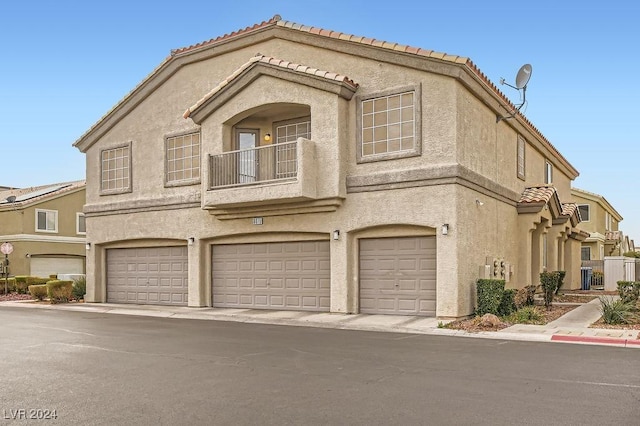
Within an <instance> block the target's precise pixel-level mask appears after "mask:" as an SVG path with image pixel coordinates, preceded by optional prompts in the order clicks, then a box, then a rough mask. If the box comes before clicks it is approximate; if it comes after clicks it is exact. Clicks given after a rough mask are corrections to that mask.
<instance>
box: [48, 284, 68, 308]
mask: <svg viewBox="0 0 640 426" xmlns="http://www.w3.org/2000/svg"><path fill="white" fill-rule="evenodd" d="M46 285H47V296H49V300H50V301H51V303H66V302H68V301H69V300H70V299H71V292H72V291H73V281H67V280H52V281H48V282H47V284H46Z"/></svg>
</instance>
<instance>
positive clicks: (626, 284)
mask: <svg viewBox="0 0 640 426" xmlns="http://www.w3.org/2000/svg"><path fill="white" fill-rule="evenodd" d="M618 295H620V300H622V301H623V302H624V303H631V304H635V303H636V302H637V301H638V298H639V297H640V282H639V281H618Z"/></svg>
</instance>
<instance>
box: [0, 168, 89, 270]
mask: <svg viewBox="0 0 640 426" xmlns="http://www.w3.org/2000/svg"><path fill="white" fill-rule="evenodd" d="M85 188H86V185H85V181H84V180H83V181H76V182H65V183H57V184H50V185H43V186H37V187H31V188H6V187H5V189H0V242H10V243H11V244H12V245H13V248H14V251H13V253H11V255H9V262H10V265H9V272H10V273H11V275H33V276H39V277H45V278H46V277H48V276H49V275H53V274H83V273H84V272H85V252H86V249H85V234H86V228H85V221H84V213H83V212H82V208H83V206H84V203H85V194H86V191H85Z"/></svg>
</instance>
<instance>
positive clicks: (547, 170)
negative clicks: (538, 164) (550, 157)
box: [544, 161, 553, 184]
mask: <svg viewBox="0 0 640 426" xmlns="http://www.w3.org/2000/svg"><path fill="white" fill-rule="evenodd" d="M544 183H546V184H551V183H553V166H552V165H551V163H550V162H548V161H545V162H544Z"/></svg>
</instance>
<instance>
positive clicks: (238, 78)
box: [183, 55, 358, 124]
mask: <svg viewBox="0 0 640 426" xmlns="http://www.w3.org/2000/svg"><path fill="white" fill-rule="evenodd" d="M263 75H266V76H271V77H274V78H278V79H281V80H285V81H290V82H292V83H295V84H301V85H304V86H309V87H313V88H316V89H319V90H323V91H326V92H329V93H333V94H335V95H338V96H340V97H342V98H344V99H346V100H350V99H351V98H352V97H353V95H354V93H355V92H356V90H357V89H358V84H356V83H354V82H353V81H352V80H351V79H349V78H348V77H346V76H343V75H340V74H337V73H332V72H328V71H321V70H318V69H316V68H311V67H308V66H303V65H299V64H293V63H290V62H287V61H283V60H280V59H275V58H271V57H268V56H263V55H259V56H254V57H253V58H251V59H250V60H249V62H247V63H245V64H243V65H242V66H241V67H240V68H239V69H237V70H236V71H235V72H234V73H233V74H231V75H230V76H229V77H227V78H226V79H225V80H223V81H222V82H220V83H219V84H218V85H217V86H216V87H215V88H213V89H212V90H211V91H210V92H209V93H207V94H206V95H204V96H203V97H202V98H201V99H200V100H198V101H197V102H196V103H195V104H194V105H192V106H191V107H189V108H188V109H187V110H186V111H185V112H184V115H183V116H184V118H191V119H192V120H193V122H194V123H196V124H201V123H202V122H203V121H204V119H205V118H207V117H208V116H209V115H211V114H212V113H214V112H215V111H216V110H217V109H218V108H220V107H221V106H222V105H224V104H225V103H226V102H228V101H229V100H230V99H232V98H233V97H234V96H235V95H236V94H238V93H239V92H240V91H242V90H243V89H244V88H245V87H247V86H248V85H249V84H251V83H252V82H253V81H255V80H257V79H258V78H259V77H261V76H263Z"/></svg>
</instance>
